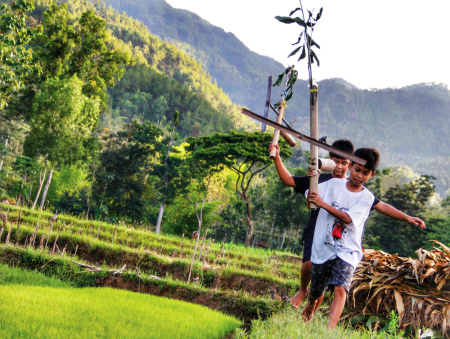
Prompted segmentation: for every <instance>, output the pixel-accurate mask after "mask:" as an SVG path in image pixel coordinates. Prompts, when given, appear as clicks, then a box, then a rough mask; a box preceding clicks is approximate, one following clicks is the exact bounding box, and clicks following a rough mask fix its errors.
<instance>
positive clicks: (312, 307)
mask: <svg viewBox="0 0 450 339" xmlns="http://www.w3.org/2000/svg"><path fill="white" fill-rule="evenodd" d="M319 299H320V301H322V299H323V296H321V297H319V298H318V299H314V298H313V297H311V295H309V296H308V302H307V303H306V306H305V308H304V309H303V312H302V317H303V321H304V322H306V323H307V322H309V321H310V320H311V319H312V317H313V315H314V313H315V312H316V310H317V308H318V306H317V305H318V303H319Z"/></svg>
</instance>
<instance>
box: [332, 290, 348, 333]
mask: <svg viewBox="0 0 450 339" xmlns="http://www.w3.org/2000/svg"><path fill="white" fill-rule="evenodd" d="M346 299H347V291H346V290H345V288H343V287H342V286H335V287H334V299H333V302H332V303H331V307H330V316H329V319H328V329H330V330H332V329H334V328H335V327H336V325H337V323H338V321H339V318H340V317H341V314H342V311H343V309H344V306H345V300H346Z"/></svg>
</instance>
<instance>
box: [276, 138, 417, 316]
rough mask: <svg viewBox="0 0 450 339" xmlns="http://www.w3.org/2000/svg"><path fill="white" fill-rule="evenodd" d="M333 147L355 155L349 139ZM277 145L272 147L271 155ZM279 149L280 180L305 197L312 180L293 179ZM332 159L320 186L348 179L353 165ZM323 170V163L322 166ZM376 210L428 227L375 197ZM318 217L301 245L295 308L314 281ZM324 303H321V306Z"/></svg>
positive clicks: (309, 225)
mask: <svg viewBox="0 0 450 339" xmlns="http://www.w3.org/2000/svg"><path fill="white" fill-rule="evenodd" d="M332 146H333V147H336V148H338V149H340V150H342V151H344V152H347V153H350V154H352V153H353V152H354V146H353V143H352V142H351V141H350V140H347V139H339V140H336V141H335V142H334V143H333V144H332ZM273 147H274V146H273V145H272V144H270V146H269V152H270V150H271V149H272V148H273ZM275 147H276V148H277V154H276V156H275V158H274V163H275V168H276V169H277V172H278V175H279V176H280V179H281V181H282V182H283V183H284V184H285V185H287V186H291V187H294V190H295V191H296V192H298V193H301V194H304V193H305V192H306V190H307V189H309V178H308V177H307V176H304V177H299V176H292V175H291V174H290V173H289V171H288V170H287V169H286V168H285V167H284V164H283V162H282V160H281V157H280V148H279V146H278V145H276V146H275ZM330 158H331V159H332V160H333V161H334V162H335V163H336V167H335V169H334V170H333V172H332V173H321V174H320V175H319V184H320V183H322V182H325V181H328V180H330V179H332V178H338V179H347V170H348V168H349V165H350V160H349V159H344V158H342V157H340V156H338V155H336V154H333V153H331V152H330ZM319 167H320V163H319ZM312 175H314V173H313V172H312V171H309V172H308V176H312ZM372 208H373V209H376V210H377V211H378V212H380V213H383V214H386V215H387V216H390V217H392V218H394V219H401V220H405V221H407V222H408V223H410V224H413V225H418V226H420V227H422V228H425V223H424V222H423V221H422V220H421V219H419V218H417V217H411V216H409V215H406V214H405V213H403V212H401V211H399V210H397V209H396V208H395V207H393V206H391V205H389V204H386V203H384V202H382V201H380V200H378V199H377V198H376V197H375V200H374V202H373V205H372ZM318 214H319V209H316V210H312V211H311V214H310V217H309V220H308V222H307V224H306V228H305V229H304V231H303V234H302V242H303V263H302V267H301V287H300V290H299V291H298V293H297V294H295V296H294V297H292V298H291V300H290V303H291V305H292V306H294V307H295V308H298V307H300V305H301V304H302V302H303V300H304V298H305V296H306V294H307V292H308V285H309V282H310V280H311V248H312V243H313V239H314V229H315V225H316V220H317V215H318ZM320 302H321V300H319V304H320Z"/></svg>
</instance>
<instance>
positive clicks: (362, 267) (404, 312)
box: [348, 241, 450, 337]
mask: <svg viewBox="0 0 450 339" xmlns="http://www.w3.org/2000/svg"><path fill="white" fill-rule="evenodd" d="M434 243H435V245H436V244H438V245H440V247H441V248H442V250H441V249H439V248H434V249H433V250H431V251H426V250H424V249H419V250H417V251H416V254H417V256H418V258H419V259H411V258H402V257H399V256H398V255H390V254H388V253H385V252H382V251H376V250H365V252H364V258H363V260H362V261H361V263H360V264H359V266H358V268H357V269H356V271H355V274H354V277H353V283H352V286H351V289H350V292H349V294H348V299H349V300H348V305H349V307H350V308H351V309H352V311H353V314H354V315H361V314H364V315H366V314H380V315H384V316H386V317H387V316H388V315H389V313H390V311H391V310H394V311H396V312H397V313H398V315H399V318H400V321H399V325H400V328H406V327H407V326H409V325H412V326H414V327H415V328H423V327H426V328H432V329H439V330H440V331H441V332H442V333H443V334H444V335H446V336H447V337H449V336H450V249H449V248H448V247H446V246H445V245H443V244H442V243H440V242H439V241H434Z"/></svg>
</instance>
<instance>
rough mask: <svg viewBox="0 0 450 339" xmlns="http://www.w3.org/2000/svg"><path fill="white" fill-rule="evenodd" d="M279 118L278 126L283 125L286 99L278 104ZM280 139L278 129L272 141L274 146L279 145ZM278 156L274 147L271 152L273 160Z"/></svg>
mask: <svg viewBox="0 0 450 339" xmlns="http://www.w3.org/2000/svg"><path fill="white" fill-rule="evenodd" d="M278 105H279V106H278V116H277V124H280V125H281V123H282V121H283V117H284V108H285V107H286V103H285V101H284V98H282V99H281V100H280V102H279V104H278ZM279 138H280V130H279V129H276V130H275V131H274V132H273V139H272V144H273V145H278V139H279ZM276 154H277V149H276V148H275V147H274V148H272V150H271V151H270V158H271V159H273V158H275V155H276Z"/></svg>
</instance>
